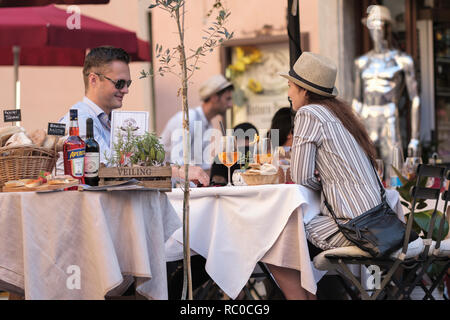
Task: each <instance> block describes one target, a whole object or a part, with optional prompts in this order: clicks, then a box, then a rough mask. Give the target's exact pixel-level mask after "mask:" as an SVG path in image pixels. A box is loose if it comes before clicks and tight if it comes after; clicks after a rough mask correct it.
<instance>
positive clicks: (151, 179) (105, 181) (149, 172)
mask: <svg viewBox="0 0 450 320" xmlns="http://www.w3.org/2000/svg"><path fill="white" fill-rule="evenodd" d="M98 177H99V179H100V181H99V185H100V186H104V185H114V184H117V182H118V181H124V180H130V179H136V180H139V181H140V185H143V186H144V187H146V188H153V189H158V190H160V191H169V192H170V191H172V181H171V178H172V167H170V166H167V165H166V166H161V167H154V166H151V167H110V168H106V167H101V168H100V169H99V171H98Z"/></svg>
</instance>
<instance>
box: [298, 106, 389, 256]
mask: <svg viewBox="0 0 450 320" xmlns="http://www.w3.org/2000/svg"><path fill="white" fill-rule="evenodd" d="M315 170H317V171H318V172H319V176H320V181H318V180H317V178H316V177H315V176H314V171H315ZM291 171H292V179H293V181H295V182H296V183H298V184H300V185H303V186H306V187H309V188H312V189H315V190H321V191H323V192H324V193H325V194H326V197H327V200H328V202H329V203H330V205H331V207H332V208H333V210H334V212H335V214H336V216H337V217H338V218H344V219H352V218H355V217H357V216H359V215H361V214H362V213H364V212H365V211H367V210H369V209H371V208H373V207H375V206H376V205H378V204H380V203H381V196H380V189H379V185H378V182H377V180H376V179H378V177H377V176H376V174H375V171H374V170H373V168H372V165H371V163H370V160H369V158H368V156H367V155H366V153H365V152H364V150H363V149H362V148H361V147H360V145H359V144H358V142H357V141H356V140H355V138H354V137H353V136H352V134H351V133H350V132H349V131H348V130H347V129H346V128H345V127H344V125H343V124H342V122H341V121H340V120H339V119H338V118H337V117H336V116H335V115H334V114H333V113H332V112H331V111H330V110H328V109H327V108H326V107H324V106H321V105H307V106H304V107H302V108H300V109H299V110H298V111H297V114H296V116H295V127H294V141H293V145H292V161H291ZM319 221H320V223H317V222H319ZM304 222H305V224H306V226H305V227H306V230H307V233H308V231H309V232H310V233H311V232H314V233H316V236H317V237H318V238H320V240H323V241H325V239H327V238H328V237H330V236H331V235H333V234H336V231H337V226H336V224H335V222H334V220H333V219H332V217H331V214H330V213H329V212H328V209H327V208H326V207H325V205H324V197H323V193H322V194H321V214H320V215H319V216H311V217H305V221H304ZM343 222H345V220H343ZM308 223H309V224H310V226H309V227H310V228H308ZM311 226H314V227H313V228H311ZM341 235H342V234H341ZM338 242H339V243H338V244H337V245H333V246H331V247H336V246H342V245H348V243H347V242H346V241H345V239H344V238H343V236H341V237H339V241H338ZM313 243H314V244H315V245H317V246H319V247H322V248H323V247H324V246H320V244H319V245H318V244H317V241H316V242H314V241H313ZM335 244H336V243H335ZM328 248H330V246H326V248H325V249H328Z"/></svg>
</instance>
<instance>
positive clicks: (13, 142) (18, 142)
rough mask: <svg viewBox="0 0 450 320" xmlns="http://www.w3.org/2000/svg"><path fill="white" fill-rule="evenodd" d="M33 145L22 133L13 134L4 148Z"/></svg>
mask: <svg viewBox="0 0 450 320" xmlns="http://www.w3.org/2000/svg"><path fill="white" fill-rule="evenodd" d="M30 144H33V141H31V140H30V138H28V136H27V135H26V134H25V133H24V132H19V133H15V134H13V135H12V136H11V138H9V139H8V141H6V144H5V147H17V146H23V145H30Z"/></svg>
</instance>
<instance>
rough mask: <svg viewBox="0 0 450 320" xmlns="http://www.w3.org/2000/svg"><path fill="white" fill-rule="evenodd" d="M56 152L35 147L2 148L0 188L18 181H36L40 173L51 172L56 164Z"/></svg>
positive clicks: (0, 149)
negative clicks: (10, 182)
mask: <svg viewBox="0 0 450 320" xmlns="http://www.w3.org/2000/svg"><path fill="white" fill-rule="evenodd" d="M56 158H57V153H56V151H55V150H51V149H46V148H39V147H36V146H34V145H24V146H16V147H1V148H0V187H2V186H3V185H4V184H5V182H7V181H10V180H18V179H34V178H37V177H38V176H39V172H40V171H41V170H42V171H48V172H51V171H52V170H53V168H54V167H55V164H56Z"/></svg>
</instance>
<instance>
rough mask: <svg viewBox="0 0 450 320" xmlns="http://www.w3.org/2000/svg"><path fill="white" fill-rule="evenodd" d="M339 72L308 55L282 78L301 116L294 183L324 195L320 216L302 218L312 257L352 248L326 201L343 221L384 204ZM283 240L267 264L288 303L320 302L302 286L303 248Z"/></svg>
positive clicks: (370, 150)
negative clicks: (343, 93) (344, 98)
mask: <svg viewBox="0 0 450 320" xmlns="http://www.w3.org/2000/svg"><path fill="white" fill-rule="evenodd" d="M336 72H337V70H336V67H335V65H334V64H333V62H332V61H331V60H329V59H327V58H325V57H323V56H320V55H317V54H314V53H310V52H304V53H303V54H302V55H301V56H300V58H299V59H298V60H297V62H296V63H295V65H294V66H293V68H292V69H291V70H290V71H289V73H287V74H281V76H283V77H285V78H287V79H288V80H289V81H288V86H289V89H288V96H289V99H290V100H291V101H292V108H293V110H294V111H295V112H296V115H295V121H294V138H293V144H292V156H291V176H292V179H293V181H294V182H295V183H297V184H300V185H303V186H306V187H308V188H311V189H314V190H319V191H321V199H322V201H321V206H320V209H321V210H320V213H317V214H316V215H314V214H312V215H306V216H305V217H304V218H303V221H304V224H305V231H306V235H307V239H308V241H309V242H310V245H309V246H310V249H309V252H310V255H312V256H314V255H315V254H317V253H318V252H320V250H328V249H332V248H336V247H341V246H348V245H351V243H350V242H349V241H348V240H347V239H346V238H345V237H344V235H343V234H342V233H341V232H339V230H338V227H337V225H336V223H335V221H334V220H333V218H332V216H331V214H330V213H329V211H328V210H327V208H326V207H325V205H324V199H325V198H326V199H327V200H328V202H329V204H330V205H331V208H333V210H334V212H335V214H336V216H337V217H338V218H343V219H352V218H355V217H356V216H358V215H360V214H362V213H364V212H366V211H367V210H369V209H371V208H373V207H375V206H376V205H378V204H380V203H381V196H380V187H379V184H378V181H377V179H378V177H377V174H376V172H375V170H374V168H373V167H372V166H373V165H375V163H376V162H375V147H374V145H373V143H372V141H371V140H370V138H369V136H368V134H367V131H366V129H365V128H364V126H363V124H362V123H361V121H360V120H359V119H358V117H357V115H356V114H355V113H354V112H353V110H352V108H351V106H349V105H348V104H347V103H345V102H343V101H341V100H339V99H337V98H336V96H337V94H338V91H337V89H336V87H335V80H336ZM324 195H325V197H324ZM292 221H293V223H294V220H292ZM295 221H296V220H295ZM344 221H345V220H344ZM289 223H290V221H289V222H288V224H289ZM283 232H284V231H283ZM282 239H286V238H285V237H284V236H283V233H282V234H281V235H280V237H279V240H277V242H276V243H275V244H274V246H273V247H272V248H271V249H270V250H269V251H268V253H266V256H265V259H264V261H265V262H266V261H267V262H266V263H267V264H268V267H269V269H270V271H271V272H272V274H273V275H274V277H275V279H276V280H277V283H278V284H279V285H280V288H281V289H282V291H283V293H284V295H285V297H286V298H287V299H315V295H314V294H313V293H310V292H308V291H306V290H305V289H304V288H302V286H301V278H300V272H299V270H300V265H299V261H300V258H299V249H298V245H297V246H296V245H295V243H290V245H288V244H281V243H278V242H280V241H283V240H282ZM294 242H296V241H294ZM277 248H282V249H281V250H283V252H282V254H281V256H282V258H283V259H282V261H281V259H279V258H278V259H276V258H275V256H278V257H279V256H280V254H276V255H271V254H270V253H271V251H272V250H276V249H277ZM270 256H272V257H273V258H271V257H270ZM266 258H267V259H266ZM311 258H312V257H311ZM286 266H289V268H288V267H286Z"/></svg>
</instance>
